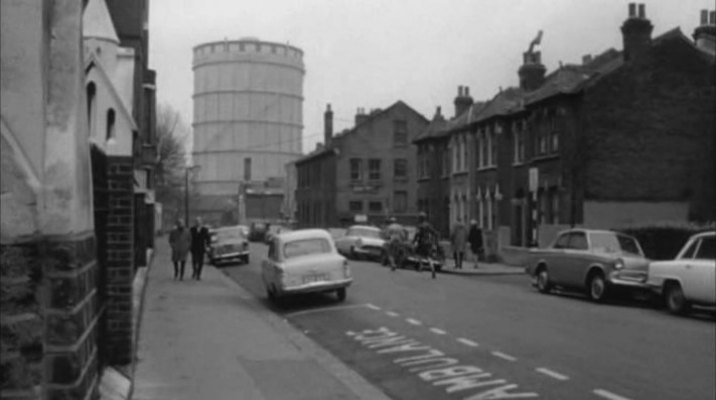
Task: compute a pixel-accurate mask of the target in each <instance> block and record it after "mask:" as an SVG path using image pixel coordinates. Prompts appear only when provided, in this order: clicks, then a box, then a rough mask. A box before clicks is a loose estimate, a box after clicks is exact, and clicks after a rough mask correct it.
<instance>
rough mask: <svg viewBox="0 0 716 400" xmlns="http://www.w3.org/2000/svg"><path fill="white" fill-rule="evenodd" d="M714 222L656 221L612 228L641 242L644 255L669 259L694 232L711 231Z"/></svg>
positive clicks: (653, 258)
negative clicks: (703, 223)
mask: <svg viewBox="0 0 716 400" xmlns="http://www.w3.org/2000/svg"><path fill="white" fill-rule="evenodd" d="M714 229H716V224H714V223H711V224H705V225H697V224H689V223H678V222H668V223H658V224H650V225H635V226H626V227H619V228H615V229H613V230H615V231H617V232H622V233H624V234H627V235H630V236H634V237H635V238H636V239H637V240H638V241H639V244H641V247H642V249H643V250H644V254H645V255H646V257H648V258H650V259H652V260H670V259H673V258H674V257H676V255H677V254H678V253H679V250H681V248H682V247H683V246H684V244H686V242H687V241H688V240H689V237H691V236H692V235H694V234H697V233H699V232H704V231H713V230H714Z"/></svg>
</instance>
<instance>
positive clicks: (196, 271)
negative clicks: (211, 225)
mask: <svg viewBox="0 0 716 400" xmlns="http://www.w3.org/2000/svg"><path fill="white" fill-rule="evenodd" d="M190 232H191V267H192V275H191V277H192V278H194V279H196V280H197V281H200V280H201V270H202V268H203V267H204V253H205V252H206V248H207V247H208V246H209V244H210V240H211V239H210V237H209V229H207V227H206V226H204V223H203V222H202V220H201V217H196V219H195V220H194V226H192V227H191V229H190Z"/></svg>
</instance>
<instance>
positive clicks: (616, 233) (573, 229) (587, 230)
mask: <svg viewBox="0 0 716 400" xmlns="http://www.w3.org/2000/svg"><path fill="white" fill-rule="evenodd" d="M567 232H584V233H611V234H614V235H623V236H630V235H628V234H626V233H622V232H617V231H612V230H609V229H589V228H571V229H565V230H563V231H559V235H561V234H563V233H567Z"/></svg>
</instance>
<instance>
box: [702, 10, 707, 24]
mask: <svg viewBox="0 0 716 400" xmlns="http://www.w3.org/2000/svg"><path fill="white" fill-rule="evenodd" d="M708 23H709V10H701V25H708Z"/></svg>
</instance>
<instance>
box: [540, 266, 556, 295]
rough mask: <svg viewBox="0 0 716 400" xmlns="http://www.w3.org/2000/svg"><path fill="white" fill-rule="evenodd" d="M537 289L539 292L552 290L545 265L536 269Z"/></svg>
mask: <svg viewBox="0 0 716 400" xmlns="http://www.w3.org/2000/svg"><path fill="white" fill-rule="evenodd" d="M537 290H539V291H540V293H549V292H550V291H551V290H552V283H550V281H549V272H547V267H541V268H540V269H539V270H538V271H537Z"/></svg>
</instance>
